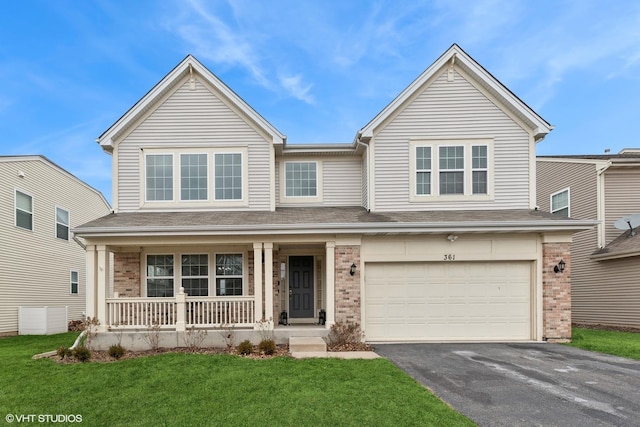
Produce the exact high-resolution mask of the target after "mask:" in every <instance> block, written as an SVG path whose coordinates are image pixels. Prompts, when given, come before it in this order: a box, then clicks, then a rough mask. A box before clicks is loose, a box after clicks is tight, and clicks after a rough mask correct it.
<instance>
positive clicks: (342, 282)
mask: <svg viewBox="0 0 640 427" xmlns="http://www.w3.org/2000/svg"><path fill="white" fill-rule="evenodd" d="M335 262H336V264H335V274H336V276H335V313H336V322H343V323H357V324H360V320H361V315H360V313H361V310H360V303H361V301H360V271H361V269H360V246H336V251H335ZM352 264H355V265H356V273H355V274H354V275H353V276H352V275H351V273H350V270H351V265H352ZM360 326H361V327H362V325H360Z"/></svg>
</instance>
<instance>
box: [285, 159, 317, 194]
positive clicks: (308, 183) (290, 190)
mask: <svg viewBox="0 0 640 427" xmlns="http://www.w3.org/2000/svg"><path fill="white" fill-rule="evenodd" d="M317 166H318V165H317V164H316V162H286V163H285V195H286V196H287V197H316V196H317V195H318V167H317Z"/></svg>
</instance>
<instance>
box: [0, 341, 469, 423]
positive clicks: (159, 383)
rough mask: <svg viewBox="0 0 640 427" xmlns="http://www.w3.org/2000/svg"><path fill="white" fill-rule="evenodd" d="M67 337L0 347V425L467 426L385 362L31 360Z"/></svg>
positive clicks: (166, 357)
mask: <svg viewBox="0 0 640 427" xmlns="http://www.w3.org/2000/svg"><path fill="white" fill-rule="evenodd" d="M76 336H77V334H74V333H68V334H61V335H54V336H46V337H45V336H37V337H33V336H22V337H9V338H3V339H0V366H1V367H2V369H0V390H1V391H0V419H4V417H5V415H6V414H17V415H19V414H80V415H82V420H83V422H82V424H83V425H91V426H101V425H105V426H125V425H126V426H131V425H136V426H146V425H148V426H159V425H168V426H192V425H207V426H208V425H224V426H228V425H242V426H249V425H268V426H305V425H308V426H315V425H331V426H343V425H344V426H348V425H353V426H364V425H366V426H385V425H387V426H411V425H415V426H428V425H436V426H466V425H474V424H473V423H472V422H471V421H470V420H468V419H467V418H465V417H464V416H462V415H461V414H459V413H457V412H455V411H454V410H453V409H451V408H450V407H448V406H447V405H446V404H444V403H443V402H442V401H440V400H439V399H438V398H436V397H435V396H434V395H433V394H431V393H430V392H429V391H428V390H426V389H425V388H424V387H422V386H421V385H420V384H418V383H417V382H416V381H414V380H413V379H411V378H410V377H409V376H407V375H406V374H405V373H404V372H402V371H401V370H400V369H398V368H397V367H395V366H394V365H393V364H391V363H390V362H389V361H387V360H385V359H377V360H338V359H307V360H295V359H291V358H285V357H280V358H273V359H270V360H252V359H245V358H241V357H238V356H229V355H215V356H214V355H199V354H177V353H173V354H171V353H167V354H161V355H156V356H150V357H144V358H137V359H129V360H123V361H119V362H113V363H84V364H70V365H63V364H58V363H55V362H54V361H52V360H49V359H42V360H32V359H31V356H33V355H34V354H36V353H40V352H45V351H50V350H55V349H56V348H58V347H59V346H61V345H64V346H69V345H71V344H72V343H73V340H74V339H75V337H76Z"/></svg>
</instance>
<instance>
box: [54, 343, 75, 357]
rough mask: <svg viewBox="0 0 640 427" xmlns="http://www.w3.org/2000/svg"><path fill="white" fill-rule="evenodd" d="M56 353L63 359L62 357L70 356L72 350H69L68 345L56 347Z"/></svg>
mask: <svg viewBox="0 0 640 427" xmlns="http://www.w3.org/2000/svg"><path fill="white" fill-rule="evenodd" d="M56 353H57V354H58V356H60V359H64V358H69V357H71V355H72V354H73V351H71V349H70V348H68V347H64V346H61V347H58V350H56Z"/></svg>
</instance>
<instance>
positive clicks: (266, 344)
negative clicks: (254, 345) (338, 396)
mask: <svg viewBox="0 0 640 427" xmlns="http://www.w3.org/2000/svg"><path fill="white" fill-rule="evenodd" d="M258 350H259V351H260V353H263V354H266V355H267V356H271V355H272V354H273V353H275V352H276V343H275V341H273V340H262V341H260V344H258Z"/></svg>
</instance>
